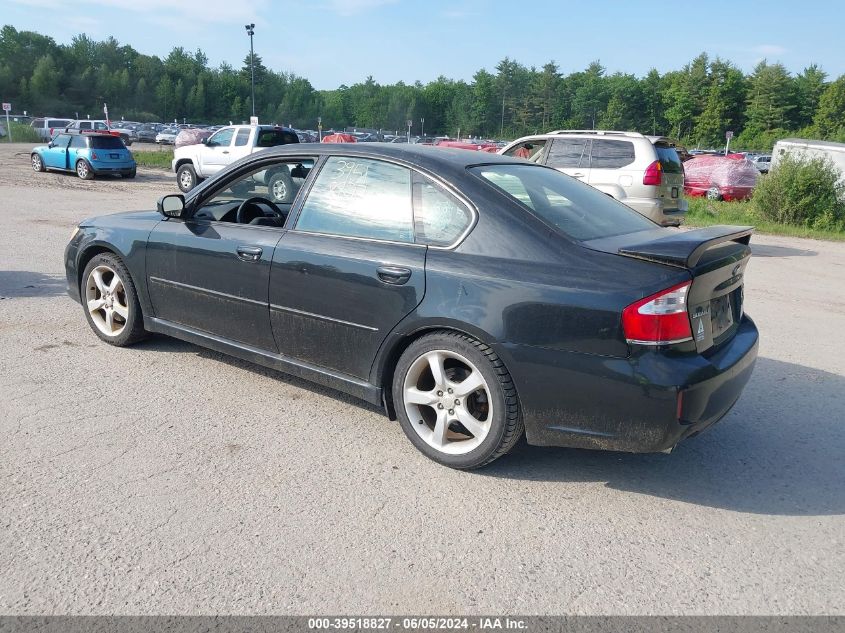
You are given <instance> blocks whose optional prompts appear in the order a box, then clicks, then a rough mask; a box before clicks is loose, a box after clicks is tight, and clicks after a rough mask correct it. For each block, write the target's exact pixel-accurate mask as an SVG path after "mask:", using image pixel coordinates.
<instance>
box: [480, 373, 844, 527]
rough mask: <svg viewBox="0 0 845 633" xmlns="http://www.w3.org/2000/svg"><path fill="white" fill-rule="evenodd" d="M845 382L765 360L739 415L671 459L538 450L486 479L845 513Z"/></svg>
mask: <svg viewBox="0 0 845 633" xmlns="http://www.w3.org/2000/svg"><path fill="white" fill-rule="evenodd" d="M843 394H845V378H843V377H842V376H839V375H836V374H832V373H829V372H825V371H821V370H818V369H813V368H810V367H804V366H802V365H796V364H793V363H785V362H781V361H776V360H772V359H770V358H760V359H758V361H757V366H756V367H755V369H754V374H753V376H752V379H751V382H750V383H749V384H748V386H747V387H746V390H745V393H744V394H743V396H742V397H741V398H740V400H739V402H738V403H737V405H736V406H735V407H734V409H733V410H732V411H731V413H730V414H729V415H728V416H727V417H725V418H724V419H723V420H722V421H721V422H720V423H719V424H717V425H716V426H714V427H713V428H711V429H709V430H708V431H705V432H704V433H702V434H701V435H699V436H698V437H694V438H690V439H688V440H686V441H685V442H682V443H681V444H680V445H678V447H677V448H676V449H675V451H674V452H673V453H672V454H670V455H664V454H647V455H635V454H630V453H613V452H602V451H588V450H577V449H565V448H545V447H535V446H529V445H527V444H526V443H525V442H524V441H523V442H522V443H521V444H520V445H519V446H518V447H517V448H516V449H514V451H513V452H512V453H511V454H510V455H507V456H505V457H503V458H501V459H499V460H497V461H496V462H494V463H493V464H491V465H490V466H488V467H487V468H484V469H482V470H480V471H478V474H479V475H482V476H488V477H502V478H508V479H520V480H526V481H540V482H555V481H565V482H578V481H584V482H588V481H589V482H593V481H605V482H607V484H606V485H607V486H609V487H611V488H615V489H617V490H625V491H629V492H635V493H639V494H645V495H650V496H655V497H663V498H666V499H672V500H676V501H685V502H687V503H694V504H698V505H703V506H710V507H714V508H722V509H725V510H733V511H737V512H746V513H752V514H764V515H787V516H816V515H818V516H821V515H837V514H845V423H843V422H845V397H843Z"/></svg>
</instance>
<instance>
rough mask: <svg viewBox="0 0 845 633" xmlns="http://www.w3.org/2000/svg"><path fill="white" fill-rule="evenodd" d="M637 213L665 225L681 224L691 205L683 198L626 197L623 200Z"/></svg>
mask: <svg viewBox="0 0 845 633" xmlns="http://www.w3.org/2000/svg"><path fill="white" fill-rule="evenodd" d="M621 202H624V203H625V204H626V205H628V206H629V207H631V208H632V209H634V211H636V212H637V213H640V214H641V215H644V216H645V217H647V218H648V219H650V220H652V221H653V222H657V223H658V224H661V225H663V226H679V225H680V224H682V223H683V221H684V216H686V213H687V209H688V208H689V205H688V204H687V201H686V200H684V199H683V198H676V199H671V200H669V201H668V202H667V201H666V200H664V199H663V198H626V199H624V200H622V201H621Z"/></svg>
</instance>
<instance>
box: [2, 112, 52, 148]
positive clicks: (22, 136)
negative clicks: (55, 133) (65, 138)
mask: <svg viewBox="0 0 845 633" xmlns="http://www.w3.org/2000/svg"><path fill="white" fill-rule="evenodd" d="M0 124H2V125H3V127H6V119H5V118H0ZM9 127H10V128H11V129H10V130H7V132H11V134H7V135H6V136H5V137H4V138H3V141H5V142H6V143H8V142H9V136H11V137H12V141H13V142H15V143H44V142H46V141H44V140H42V139H41V137H40V136H38V133H37V132H36V131H35V130H33V129H32V128H31V127H29V126H28V125H24V124H23V123H15V122H14V121H12V122H10V123H9Z"/></svg>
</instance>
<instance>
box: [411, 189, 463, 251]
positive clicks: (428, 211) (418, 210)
mask: <svg viewBox="0 0 845 633" xmlns="http://www.w3.org/2000/svg"><path fill="white" fill-rule="evenodd" d="M471 223H472V213H471V212H470V210H469V209H468V208H467V206H466V205H465V204H464V203H463V202H461V201H460V200H458V199H457V198H456V197H455V196H453V195H452V194H451V193H449V192H448V191H445V190H444V189H443V188H442V187H440V186H439V185H437V184H435V183H434V182H432V181H431V180H429V179H428V178H426V177H425V176H421V175H416V176H415V177H414V229H415V233H416V242H417V243H418V244H427V245H429V246H449V245H451V244H454V243H455V240H457V239H458V238H459V237H460V236H461V234H462V233H463V232H464V231H465V230H466V229H467V228H468V227H469V225H470V224H471Z"/></svg>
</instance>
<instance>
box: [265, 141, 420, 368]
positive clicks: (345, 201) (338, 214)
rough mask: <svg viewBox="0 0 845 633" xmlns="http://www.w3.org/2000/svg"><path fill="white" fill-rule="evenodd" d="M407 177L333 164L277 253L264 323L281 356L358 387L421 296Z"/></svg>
mask: <svg viewBox="0 0 845 633" xmlns="http://www.w3.org/2000/svg"><path fill="white" fill-rule="evenodd" d="M410 184H411V170H410V169H408V168H407V167H404V166H400V165H395V164H392V163H388V162H384V161H379V160H373V159H368V158H360V157H348V156H347V157H344V156H334V157H330V158H328V159H327V160H326V161H325V162H324V163H323V165H322V167H321V169H320V172H319V174H318V175H317V177H316V179H315V180H314V182H313V185H312V187H311V189H310V191H309V192H308V195H307V198H305V200H304V201H303V202H302V203H301V204H300V208H299V209H298V213H297V215H296V217H295V218H291V219H289V220H288V226H291V224H292V222H293V228H292V229H290V230H288V231H287V232H286V233H285V234H284V236H283V237H282V239H281V240H280V241H279V244H278V245H277V247H276V251H275V254H274V256H273V266H272V270H271V273H270V320H271V323H272V326H273V332H274V334H275V337H276V341H277V343H278V346H279V352H280V353H282V354H284V355H286V356H289V357H293V358H296V359H300V360H302V361H306V362H309V363H313V364H315V365H319V366H322V367H324V368H327V369H330V370H333V371H337V372H341V373H343V374H347V375H350V376H354V377H357V378H361V379H366V378H367V377H368V376H369V371H370V368H371V366H372V362H373V359H374V358H375V355H376V352H377V351H378V348H379V346H380V345H381V343H382V341H383V340H384V338H385V337H386V336H387V334H388V333H389V332H390V331H391V330H392V329H393V328H394V327H395V326H396V324H397V323H399V321H401V320H402V319H403V318H404V317H405V316H407V315H408V314H409V313H410V312H411V311H412V310H413V309H414V308H415V307H416V306H417V305H419V303H420V301H422V298H423V294H424V293H425V257H426V246H424V245H421V244H415V243H414V227H413V212H412V207H411V193H410V192H411V186H410Z"/></svg>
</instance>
